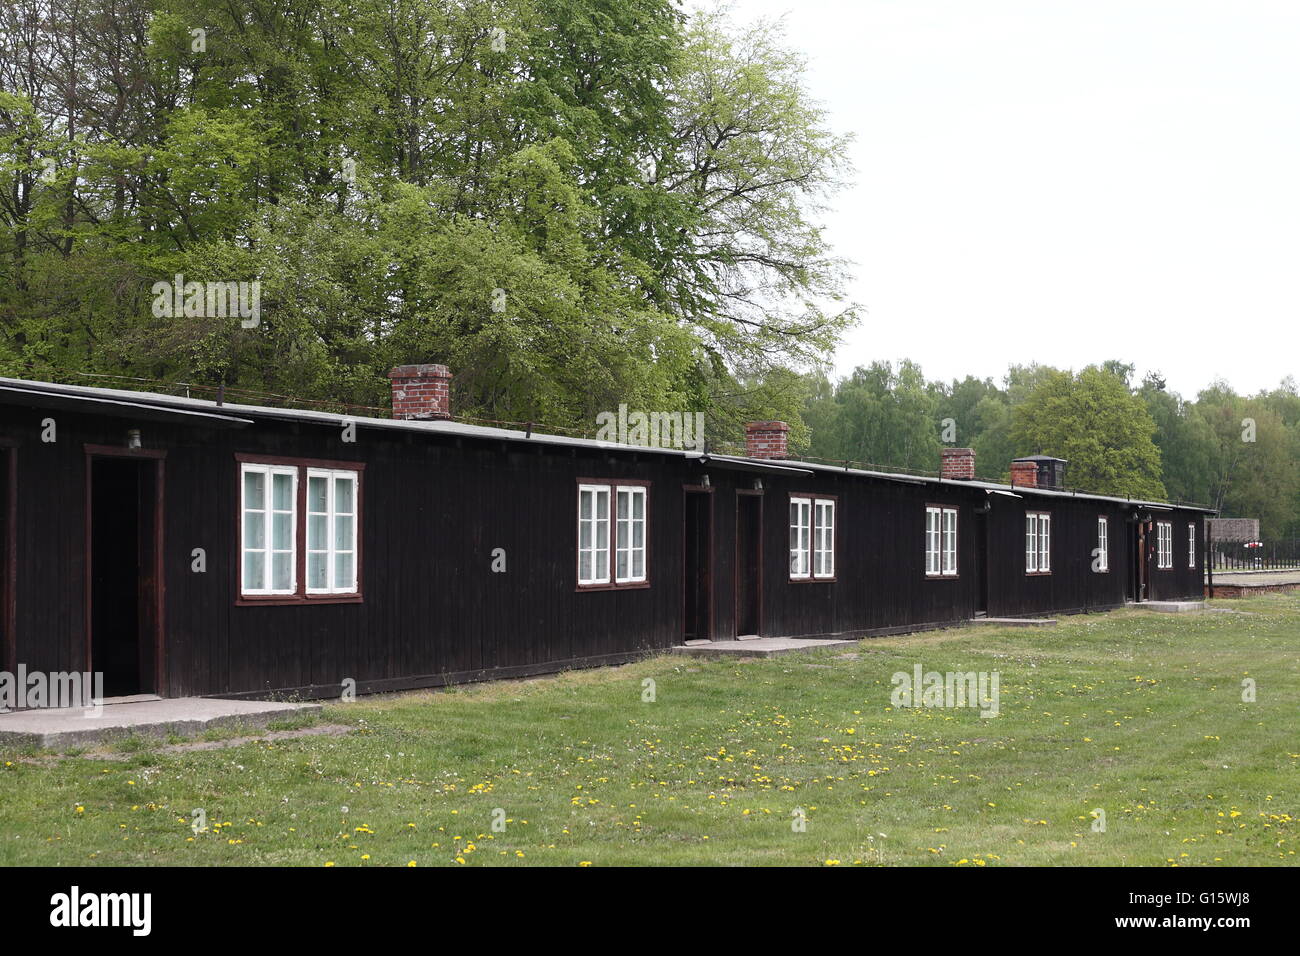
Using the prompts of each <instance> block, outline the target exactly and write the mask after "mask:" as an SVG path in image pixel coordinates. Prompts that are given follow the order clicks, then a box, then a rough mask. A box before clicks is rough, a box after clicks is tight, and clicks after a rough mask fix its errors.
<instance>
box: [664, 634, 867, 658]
mask: <svg viewBox="0 0 1300 956" xmlns="http://www.w3.org/2000/svg"><path fill="white" fill-rule="evenodd" d="M856 643H857V641H840V640H829V641H827V640H804V639H802V638H797V637H756V638H754V639H752V640H744V641H710V642H709V643H707V644H684V645H679V646H677V647H674V648H673V653H674V654H683V655H685V656H687V657H715V658H716V657H777V656H778V655H781V654H799V653H803V652H806V651H813V650H819V649H821V648H823V647H850V646H852V645H854V644H856Z"/></svg>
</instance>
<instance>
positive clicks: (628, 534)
mask: <svg viewBox="0 0 1300 956" xmlns="http://www.w3.org/2000/svg"><path fill="white" fill-rule="evenodd" d="M616 496H617V501H618V506H617V515H616V520H617V522H618V523H617V530H616V532H615V540H614V580H615V581H616V582H617V583H619V584H628V583H631V582H640V581H644V580H645V579H646V571H645V488H644V487H643V486H640V485H634V486H630V487H627V488H619V489H618V490H617V492H616Z"/></svg>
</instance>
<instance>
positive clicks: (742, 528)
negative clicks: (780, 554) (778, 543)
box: [736, 491, 763, 637]
mask: <svg viewBox="0 0 1300 956" xmlns="http://www.w3.org/2000/svg"><path fill="white" fill-rule="evenodd" d="M762 528H763V493H762V492H761V491H737V492H736V636H737V637H757V636H758V635H760V634H762V633H763V621H762V617H763V534H762Z"/></svg>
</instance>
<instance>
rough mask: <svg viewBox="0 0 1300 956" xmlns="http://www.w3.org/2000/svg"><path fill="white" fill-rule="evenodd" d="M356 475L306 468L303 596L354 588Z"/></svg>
mask: <svg viewBox="0 0 1300 956" xmlns="http://www.w3.org/2000/svg"><path fill="white" fill-rule="evenodd" d="M356 558H357V473H356V472H355V471H342V470H338V469H328V468H308V469H307V593H308V594H350V593H352V592H354V591H356V589H357V560H356Z"/></svg>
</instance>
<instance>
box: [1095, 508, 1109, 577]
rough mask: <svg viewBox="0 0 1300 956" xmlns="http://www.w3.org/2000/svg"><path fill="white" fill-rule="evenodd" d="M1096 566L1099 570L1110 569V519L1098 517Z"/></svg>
mask: <svg viewBox="0 0 1300 956" xmlns="http://www.w3.org/2000/svg"><path fill="white" fill-rule="evenodd" d="M1094 567H1095V568H1096V569H1097V570H1098V571H1099V572H1101V571H1109V570H1110V519H1109V518H1106V517H1103V516H1098V518H1097V560H1096V562H1095V564H1094Z"/></svg>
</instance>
